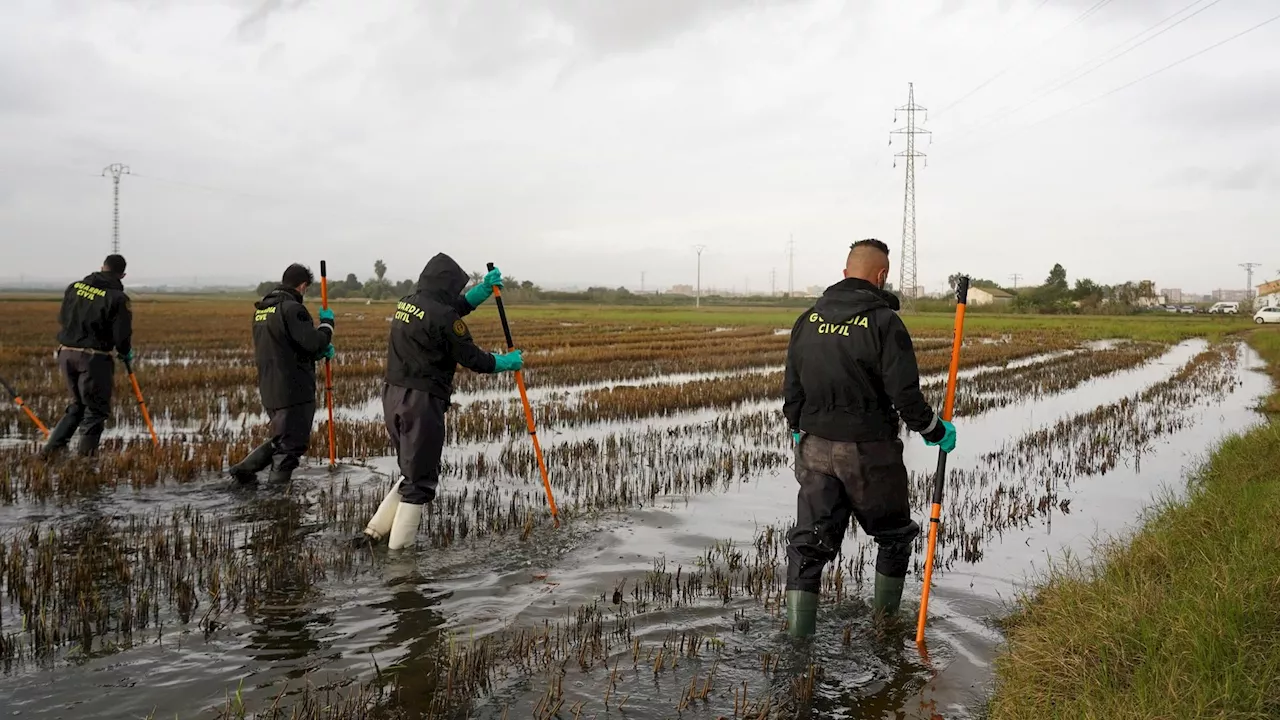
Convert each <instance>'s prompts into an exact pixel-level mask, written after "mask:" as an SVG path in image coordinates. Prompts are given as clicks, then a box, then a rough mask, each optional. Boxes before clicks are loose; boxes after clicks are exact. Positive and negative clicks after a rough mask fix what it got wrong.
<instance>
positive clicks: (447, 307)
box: [386, 253, 495, 400]
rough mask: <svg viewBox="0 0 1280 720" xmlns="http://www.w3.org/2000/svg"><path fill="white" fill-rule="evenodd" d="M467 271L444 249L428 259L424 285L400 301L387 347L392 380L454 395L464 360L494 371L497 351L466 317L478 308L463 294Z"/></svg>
mask: <svg viewBox="0 0 1280 720" xmlns="http://www.w3.org/2000/svg"><path fill="white" fill-rule="evenodd" d="M466 286H467V273H466V272H465V271H463V269H462V267H461V266H459V265H458V263H456V262H454V260H453V258H451V257H449V256H448V255H445V254H444V253H440V254H438V255H436V256H435V257H433V258H431V260H430V261H429V262H427V266H426V267H424V268H423V269H422V275H420V276H419V277H418V289H417V290H416V291H415V292H414V293H413V294H412V295H406V296H405V297H403V298H401V299H400V302H399V303H398V304H397V305H396V314H395V316H394V317H393V318H392V319H391V340H390V342H389V343H388V348H387V376H386V378H387V383H389V384H391V385H396V386H399V387H404V388H410V389H413V390H422V391H425V392H428V393H431V394H432V395H435V396H437V397H441V398H444V399H445V400H448V399H449V398H450V397H451V396H452V395H453V374H454V372H455V371H456V370H457V368H458V365H462V366H463V367H465V368H468V369H470V370H474V371H475V372H478V373H492V372H494V369H495V367H494V366H495V363H494V360H493V355H491V354H490V353H487V352H485V351H484V350H481V349H480V348H479V347H477V346H476V344H475V341H473V340H472V339H471V331H470V330H469V329H467V324H466V323H465V322H463V321H462V316H464V315H467V314H468V313H470V312H471V311H472V310H474V309H475V308H473V307H471V303H469V302H467V299H466V297H464V296H463V295H462V289H463V288H465V287H466Z"/></svg>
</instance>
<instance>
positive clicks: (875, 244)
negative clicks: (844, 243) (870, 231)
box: [849, 238, 889, 257]
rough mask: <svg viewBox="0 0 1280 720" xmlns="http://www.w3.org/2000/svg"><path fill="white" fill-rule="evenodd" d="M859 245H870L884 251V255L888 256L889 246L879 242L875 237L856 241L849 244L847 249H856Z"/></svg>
mask: <svg viewBox="0 0 1280 720" xmlns="http://www.w3.org/2000/svg"><path fill="white" fill-rule="evenodd" d="M860 247H872V248H875V249H876V250H879V251H880V252H882V253H884V254H885V257H888V256H889V246H888V245H885V244H884V243H882V242H880V241H879V240H877V239H875V238H867V239H866V240H859V241H858V242H856V243H854V244H852V245H850V246H849V249H850V250H857V249H858V248H860Z"/></svg>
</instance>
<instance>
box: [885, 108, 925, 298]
mask: <svg viewBox="0 0 1280 720" xmlns="http://www.w3.org/2000/svg"><path fill="white" fill-rule="evenodd" d="M927 112H928V111H927V110H926V109H925V108H924V107H922V106H920V105H917V104H916V90H915V84H914V83H907V104H906V105H903V106H902V107H900V108H896V109H894V111H893V121H894V122H895V123H896V122H898V114H899V113H904V114H906V116H907V124H906V126H905V127H900V128H898V129H897V130H893V131H892V132H890V133H889V145H891V146H892V145H893V136H894V135H905V136H906V138H907V149H906V150H904V151H902V152H900V153H895V154H894V156H893V157H894V161H893V166H894V167H897V166H898V160H897V158H903V159H904V161H905V163H906V166H907V167H906V187H905V189H904V194H903V200H902V255H901V256H900V257H899V258H898V295H899V296H900V297H901V298H902V305H903V307H904V308H910V307H912V306H913V305H914V304H915V303H914V301H915V299H916V298H917V297H919V296H920V287H919V284H918V283H917V281H916V158H923V157H925V154H924V153H922V152H920V151H918V150H916V136H917V135H931V133H930V132H929V131H928V130H925V129H924V128H922V127H920V125H919V124H918V123H917V121H916V113H926V115H925V118H926V119H927V118H928V115H927ZM931 142H932V140H931ZM928 162H929V161H928V160H925V165H926V167H927V166H928Z"/></svg>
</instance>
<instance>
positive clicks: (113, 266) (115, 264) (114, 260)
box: [102, 255, 127, 275]
mask: <svg viewBox="0 0 1280 720" xmlns="http://www.w3.org/2000/svg"><path fill="white" fill-rule="evenodd" d="M126 264H127V263H125V261H124V256H123V255H108V256H107V259H106V260H103V261H102V267H104V268H106V269H107V272H111V273H115V274H117V275H123V274H124V269H125V265H126Z"/></svg>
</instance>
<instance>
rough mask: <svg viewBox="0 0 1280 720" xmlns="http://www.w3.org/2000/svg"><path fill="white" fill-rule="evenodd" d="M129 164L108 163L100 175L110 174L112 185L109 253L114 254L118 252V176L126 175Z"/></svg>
mask: <svg viewBox="0 0 1280 720" xmlns="http://www.w3.org/2000/svg"><path fill="white" fill-rule="evenodd" d="M128 174H130V173H129V166H128V165H121V164H120V163H115V164H113V165H108V166H107V167H106V168H104V169H103V170H102V176H103V177H106V176H108V175H110V176H111V184H112V185H113V188H112V189H113V191H114V193H113V195H112V209H111V254H112V255H116V254H119V252H120V176H121V175H128Z"/></svg>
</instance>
